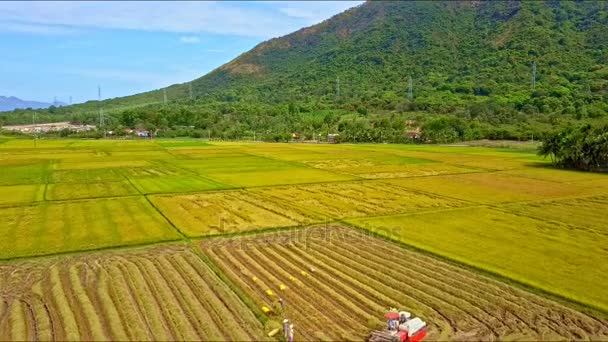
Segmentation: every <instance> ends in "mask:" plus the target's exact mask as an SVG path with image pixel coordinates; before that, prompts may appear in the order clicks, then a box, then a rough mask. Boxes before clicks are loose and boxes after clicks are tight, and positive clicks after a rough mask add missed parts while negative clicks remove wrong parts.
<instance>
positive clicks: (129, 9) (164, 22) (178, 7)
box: [0, 1, 360, 38]
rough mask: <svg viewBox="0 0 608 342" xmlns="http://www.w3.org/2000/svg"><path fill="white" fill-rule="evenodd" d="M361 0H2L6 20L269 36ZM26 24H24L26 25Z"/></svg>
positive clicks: (0, 14) (0, 13)
mask: <svg viewBox="0 0 608 342" xmlns="http://www.w3.org/2000/svg"><path fill="white" fill-rule="evenodd" d="M358 3H360V2H346V1H344V2H342V1H335V2H329V1H328V2H325V1H316V2H307V1H303V2H289V1H287V2H274V3H273V2H269V3H264V4H260V3H255V2H230V1H228V2H210V1H209V2H205V1H203V2H194V1H192V2H190V1H167V2H157V1H151V2H143V1H124V2H115V1H107V2H94V1H91V2H88V1H83V2H77V1H57V2H45V1H41V2H14V1H13V2H0V30H2V29H3V27H2V23H7V22H8V23H10V22H12V23H21V24H22V25H26V24H27V25H31V26H32V27H33V28H31V29H30V32H32V31H35V30H39V31H40V32H43V31H44V28H46V29H47V31H46V32H47V33H48V32H52V28H54V27H55V26H66V27H73V28H99V29H125V30H143V31H155V32H175V33H203V32H207V33H218V34H231V35H241V36H250V37H260V38H270V37H276V36H279V35H283V34H287V33H289V32H291V31H293V30H295V29H297V28H299V27H302V26H306V25H310V24H313V23H314V22H318V21H321V20H323V19H326V18H328V17H329V16H331V15H334V14H337V13H339V12H340V11H342V10H344V9H346V8H348V7H352V6H355V5H357V4H358ZM22 28H24V29H25V27H22Z"/></svg>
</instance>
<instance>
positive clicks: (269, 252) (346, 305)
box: [259, 245, 382, 322]
mask: <svg viewBox="0 0 608 342" xmlns="http://www.w3.org/2000/svg"><path fill="white" fill-rule="evenodd" d="M281 248H282V246H280V245H276V246H272V247H265V248H260V249H259V251H260V252H261V253H262V254H265V255H266V256H267V257H268V259H271V260H273V261H274V262H275V263H278V264H279V266H280V267H283V268H285V269H289V270H291V272H293V274H295V275H296V276H297V277H299V278H300V279H301V281H302V282H303V283H305V284H306V285H313V286H314V287H315V289H316V290H317V291H319V292H320V295H321V296H322V297H325V298H330V301H331V302H332V303H333V307H334V308H333V310H334V311H336V312H339V313H340V314H341V315H344V316H350V317H352V318H354V317H355V316H356V317H358V319H359V321H363V322H366V321H367V320H368V319H370V318H372V317H374V316H373V315H374V312H376V311H382V308H381V306H379V305H377V304H376V303H374V302H373V301H371V300H369V299H367V298H365V297H364V296H362V295H361V294H359V293H358V292H356V291H354V290H351V289H347V287H346V286H345V285H344V284H341V283H340V281H339V280H338V279H336V275H335V274H332V270H329V271H327V272H326V271H324V270H323V269H319V267H318V266H319V265H317V264H313V263H310V262H308V263H307V262H305V261H303V260H302V259H300V258H298V256H297V255H296V254H292V253H291V249H287V248H285V249H286V250H288V251H286V250H282V249H281ZM313 265H314V267H313ZM313 269H314V271H311V270H313ZM302 272H304V273H302ZM354 302H357V303H354ZM364 308H367V310H364ZM340 311H341V312H340Z"/></svg>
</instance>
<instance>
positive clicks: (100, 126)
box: [97, 86, 106, 138]
mask: <svg viewBox="0 0 608 342" xmlns="http://www.w3.org/2000/svg"><path fill="white" fill-rule="evenodd" d="M97 99H98V101H99V129H101V130H103V137H104V138H105V137H106V129H105V128H104V126H105V118H104V115H103V108H102V107H101V86H97Z"/></svg>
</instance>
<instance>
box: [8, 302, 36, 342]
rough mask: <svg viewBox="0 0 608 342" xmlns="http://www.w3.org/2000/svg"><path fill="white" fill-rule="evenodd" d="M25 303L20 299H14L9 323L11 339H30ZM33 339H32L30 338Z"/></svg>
mask: <svg viewBox="0 0 608 342" xmlns="http://www.w3.org/2000/svg"><path fill="white" fill-rule="evenodd" d="M25 310H26V308H25V305H23V302H22V301H20V300H15V301H13V304H12V305H11V307H10V313H9V319H8V325H9V329H10V334H9V335H8V336H9V338H8V339H7V340H9V341H28V327H27V324H28V323H27V319H26V315H25ZM29 340H31V339H29Z"/></svg>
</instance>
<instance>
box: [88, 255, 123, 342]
mask: <svg viewBox="0 0 608 342" xmlns="http://www.w3.org/2000/svg"><path fill="white" fill-rule="evenodd" d="M96 278H97V284H96V286H90V287H89V288H88V290H89V291H90V292H89V295H90V298H94V302H95V303H96V305H97V306H99V310H100V315H101V316H103V317H105V319H104V322H105V326H106V329H108V331H109V336H110V337H111V338H112V339H113V340H117V341H125V340H127V339H129V337H128V335H127V333H126V331H125V326H124V324H125V323H124V322H123V320H122V318H121V315H120V313H119V311H118V307H119V305H120V304H119V303H116V302H115V301H114V299H113V298H112V295H111V294H110V286H109V284H108V283H109V282H110V281H112V282H114V281H119V280H118V279H112V280H110V279H109V278H108V275H107V270H106V269H104V268H101V267H100V268H98V269H97V272H96Z"/></svg>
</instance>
